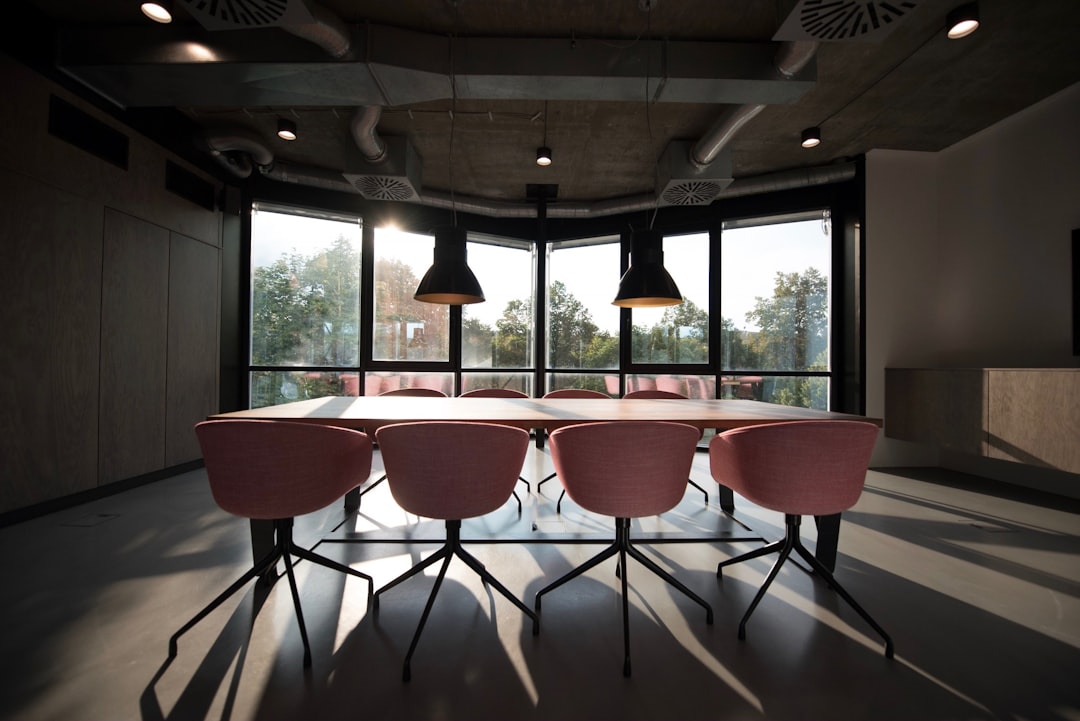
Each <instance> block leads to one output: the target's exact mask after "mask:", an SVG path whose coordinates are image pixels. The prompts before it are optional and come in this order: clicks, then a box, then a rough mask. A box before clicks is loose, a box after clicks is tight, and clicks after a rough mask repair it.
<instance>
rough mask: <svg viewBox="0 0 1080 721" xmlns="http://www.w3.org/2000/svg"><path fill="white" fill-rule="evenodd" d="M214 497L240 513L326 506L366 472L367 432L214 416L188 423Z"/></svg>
mask: <svg viewBox="0 0 1080 721" xmlns="http://www.w3.org/2000/svg"><path fill="white" fill-rule="evenodd" d="M195 435H196V437H197V438H198V439H199V447H200V448H201V449H202V454H203V460H204V462H205V463H206V475H207V477H208V478H209V480H210V490H211V492H212V493H213V496H214V501H215V502H217V504H218V505H219V506H221V508H222V509H224V510H225V511H228V512H229V513H233V514H235V515H237V516H243V517H245V518H257V519H264V520H267V519H278V518H292V517H293V516H299V515H303V514H305V513H311V512H312V511H317V510H319V509H320V508H325V507H326V506H328V505H329V504H331V503H333V502H334V501H335V500H337V499H338V498H341V497H342V496H343V495H345V494H346V493H348V492H349V491H350V490H352V489H353V488H355V487H356V486H358V485H360V484H361V483H363V482H364V481H365V480H366V479H367V477H368V475H369V474H370V473H371V439H370V438H369V437H368V436H367V435H366V434H364V433H361V432H360V431H354V430H350V429H348V428H336V427H334V426H323V425H318V424H314V423H292V422H288V421H256V420H241V419H237V420H218V421H203V422H202V423H198V424H196V426H195Z"/></svg>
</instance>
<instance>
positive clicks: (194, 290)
mask: <svg viewBox="0 0 1080 721" xmlns="http://www.w3.org/2000/svg"><path fill="white" fill-rule="evenodd" d="M170 257H171V261H170V264H169V269H170V273H169V365H168V368H169V371H168V382H167V397H168V411H167V413H168V424H167V428H168V440H167V442H166V456H165V465H167V466H173V465H177V464H179V463H186V462H188V461H193V460H196V459H198V458H201V457H202V454H201V452H200V451H199V444H198V442H197V441H196V439H195V433H194V432H193V431H192V427H193V426H194V425H195V424H196V423H198V422H199V421H201V420H205V418H206V416H208V415H209V414H210V413H214V412H216V411H217V406H218V365H219V360H220V359H219V354H218V344H219V337H220V336H219V330H218V327H219V325H218V296H219V291H218V288H219V285H220V283H219V274H220V270H219V266H220V251H219V250H218V249H217V248H216V247H213V246H210V245H206V244H205V243H200V242H199V241H197V240H194V239H192V238H188V237H186V236H183V235H180V234H179V233H173V234H172V241H171V254H170Z"/></svg>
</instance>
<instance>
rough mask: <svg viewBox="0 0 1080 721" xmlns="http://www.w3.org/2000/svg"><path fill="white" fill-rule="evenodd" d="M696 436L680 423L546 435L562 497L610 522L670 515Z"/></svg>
mask: <svg viewBox="0 0 1080 721" xmlns="http://www.w3.org/2000/svg"><path fill="white" fill-rule="evenodd" d="M699 436H700V432H699V431H698V429H697V428H695V427H693V426H689V425H686V424H684V423H668V422H666V421H619V422H598V423H581V424H577V425H573V426H566V427H564V428H559V429H557V430H554V431H552V432H551V436H550V440H551V459H552V461H553V462H554V463H555V471H556V473H558V474H559V478H560V480H561V481H562V484H563V487H565V488H566V493H567V495H568V496H570V498H571V499H572V500H573V501H574V502H575V503H577V504H578V505H579V506H581V507H582V508H584V509H585V510H587V511H592V512H594V513H601V514H604V515H606V516H614V517H616V518H640V517H642V516H654V515H656V514H657V513H663V512H664V511H668V510H671V509H672V508H674V507H675V505H676V504H677V503H678V502H679V501H680V499H682V497H683V494H685V493H686V479H687V478H688V477H689V476H690V466H691V465H692V464H693V462H694V449H695V448H696V447H697V442H698V438H699Z"/></svg>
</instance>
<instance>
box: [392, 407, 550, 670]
mask: <svg viewBox="0 0 1080 721" xmlns="http://www.w3.org/2000/svg"><path fill="white" fill-rule="evenodd" d="M375 435H376V438H377V440H378V442H379V447H380V448H381V449H382V455H383V462H384V463H385V465H386V474H387V477H388V478H389V483H390V492H391V493H393V494H394V500H396V501H397V502H398V505H400V506H401V507H402V508H403V509H404V510H405V511H407V512H409V513H413V514H416V515H417V516H424V517H426V518H441V519H443V520H445V521H446V543H444V544H443V546H442V548H440V549H439V550H438V551H436V552H435V553H434V554H432V555H431V556H428V557H427V558H425V559H424V560H423V561H421V562H420V563H418V564H416V565H415V566H413V567H412V568H411V569H409V570H408V571H406V572H405V573H403V574H401V575H400V576H398V577H397V578H395V579H394V580H393V581H391V582H390V583H388V584H386V585H385V586H383V587H382V588H380V589H379V590H378V591H376V592H375V598H374V601H373V607H374V608H375V609H378V607H379V598H380V596H382V594H383V593H385V592H386V591H388V590H390V589H391V588H393V587H394V586H396V585H398V584H399V583H401V582H402V581H405V580H408V579H409V578H412V577H413V576H415V575H416V574H418V573H420V572H422V571H423V570H424V569H425V568H427V567H428V566H430V565H431V564H433V563H435V562H436V561H439V560H442V562H443V563H442V567H441V568H440V569H439V575H438V577H437V578H436V579H435V587H434V588H432V589H431V595H430V596H429V597H428V601H427V605H426V606H425V607H424V612H423V614H422V615H421V616H420V624H419V625H418V626H417V627H416V633H415V634H414V635H413V639H412V643H411V644H410V645H409V651H408V653H407V654H406V655H405V666H404V670H403V672H402V679H403V680H405V681H408V680H409V678H410V677H411V675H412V672H411V668H410V666H411V661H412V655H413V652H414V651H415V650H416V644H417V643H418V642H419V640H420V633H421V632H422V631H423V630H424V624H425V623H427V618H428V614H429V613H430V612H431V607H432V605H433V604H434V603H435V596H436V595H437V594H438V593H439V587H440V586H441V585H442V581H443V577H444V576H445V575H446V568H447V566H449V565H450V559H451V558H453V557H454V556H457V557H458V558H460V559H461V560H462V561H464V562H465V564H466V565H467V566H468V567H469V568H471V569H472V570H473V571H475V572H476V573H477V574H479V575H480V578H482V579H483V580H484V582H485V583H488V584H490V585H491V586H492V587H494V588H495V589H496V590H497V591H498V592H499V593H501V594H502V595H504V596H506V598H508V599H510V601H511V602H512V603H513V604H514V605H515V606H517V607H518V608H520V609H521V610H522V611H523V612H524V613H525V615H527V616H528V617H529V618H531V619H533V633H534V634H535V633H539V630H540V629H539V626H538V625H537V622H536V616H535V615H533V612H532V611H531V610H529V608H528V607H527V606H526V605H525V604H524V603H522V602H521V601H520V600H518V599H517V598H515V597H514V596H513V595H512V594H511V593H510V591H508V590H507V589H506V587H505V586H503V585H502V584H501V583H499V581H498V580H496V579H495V577H494V576H492V575H491V573H489V572H488V571H487V569H485V568H484V566H483V564H481V563H480V562H479V561H478V560H476V558H474V557H473V556H472V555H471V554H470V553H468V552H467V551H466V550H465V549H464V548H462V546H461V520H462V519H463V518H473V517H475V516H482V515H484V514H485V513H490V512H491V511H494V510H495V509H496V508H498V507H499V506H501V505H502V504H503V503H505V502H506V501H507V499H509V498H510V494H511V492H512V491H513V490H514V484H515V483H516V482H517V477H518V471H520V470H521V464H522V463H523V462H524V461H525V451H526V449H527V448H528V445H529V433H528V431H526V430H523V429H521V428H512V427H510V426H502V425H497V424H494V423H462V422H453V421H423V422H417V423H399V424H395V425H389V426H383V427H382V428H380V429H379V430H378V431H377V432H376V434H375Z"/></svg>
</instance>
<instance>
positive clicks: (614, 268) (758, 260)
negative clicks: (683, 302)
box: [251, 211, 830, 332]
mask: <svg viewBox="0 0 1080 721" xmlns="http://www.w3.org/2000/svg"><path fill="white" fill-rule="evenodd" d="M826 227H827V225H826V224H825V223H824V222H823V221H822V220H821V219H817V220H809V221H799V222H790V223H779V224H774V225H765V226H755V227H749V228H735V229H725V230H724V231H723V240H722V244H723V245H722V260H721V271H720V274H721V277H720V283H721V285H720V288H721V308H722V309H723V311H722V312H723V315H724V317H726V318H731V319H732V320H733V321H735V325H736V327H738V328H741V329H744V330H756V327H754V326H753V325H752V324H750V323H748V322H747V321H746V319H745V316H746V313H747V312H749V311H750V310H751V309H752V308H753V307H754V302H755V298H756V297H758V296H761V297H766V298H767V297H770V296H772V293H773V286H774V284H775V278H776V273H777V272H783V273H791V272H802V271H804V270H806V269H807V268H810V267H815V268H817V269H818V270H820V271H821V273H822V275H824V276H826V277H828V275H829V268H830V256H829V247H830V243H829V236H828V232H827V231H826ZM396 232H400V231H392V230H379V231H378V232H377V234H376V247H377V250H378V252H379V253H380V254H386V255H390V254H393V255H394V256H395V257H396V258H398V259H400V260H403V261H405V262H407V263H409V264H410V265H411V266H412V267H413V268H414V269H415V272H416V276H417V278H419V277H421V276H422V275H423V274H424V272H425V271H426V270H427V268H428V266H429V265H431V260H432V243H433V242H432V240H431V239H430V237H425V236H420V235H414V234H410V233H401V236H400V237H399V238H394V239H393V240H394V242H392V243H390V242H385V241H387V240H390V239H391V238H392V237H393V236H391V235H389V233H396ZM340 235H345V236H346V237H350V238H354V239H355V242H356V244H357V246H359V243H360V226H359V225H358V224H356V223H347V222H341V221H333V220H322V219H316V218H307V217H302V216H296V215H288V214H284V213H272V212H268V211H256V212H255V213H254V214H253V216H252V250H251V252H252V263H253V265H255V266H261V265H269V264H271V263H273V262H274V261H275V260H277V259H278V258H279V257H280V256H281V255H282V254H291V253H294V252H297V253H302V254H304V255H312V254H315V253H318V252H320V251H321V250H322V249H324V248H327V247H329V246H330V245H331V244H332V243H333V242H334V241H335V240H336V239H337V238H338V236H340ZM707 241H708V237H707V235H705V234H691V235H684V236H674V237H668V238H666V239H665V243H664V265H665V267H666V268H667V270H668V272H669V273H670V274H671V276H672V278H674V280H675V283H676V284H677V285H678V286H679V290H680V291H681V292H682V294H683V297H684V298H687V299H689V300H692V301H693V302H694V303H695V304H697V305H698V306H699V307H702V308H704V307H707V299H708V284H709V279H708V264H707V249H708V244H707ZM468 262H469V267H471V268H472V270H473V272H474V273H475V274H476V277H477V280H479V281H480V285H481V287H482V288H483V289H484V295H485V296H486V298H487V301H486V302H484V303H476V304H473V305H470V306H466V309H465V312H466V316H467V317H473V318H477V319H479V320H481V321H482V322H484V323H486V324H488V325H494V323H495V321H496V320H497V319H498V318H499V317H500V316H501V315H502V312H503V309H504V308H505V307H506V303H507V302H509V301H510V300H513V299H521V298H526V297H528V296H529V295H531V293H532V288H531V282H530V278H531V267H532V262H533V261H532V257H531V253H530V252H528V251H514V250H507V249H504V248H495V247H491V246H486V245H482V244H476V243H471V244H470V248H469V255H468ZM549 272H550V273H551V277H557V278H558V279H560V280H563V282H565V283H566V285H567V287H568V288H569V289H570V291H571V292H572V293H573V294H574V297H576V298H577V299H578V300H579V301H581V302H582V304H584V305H585V307H586V308H588V309H589V311H590V313H591V314H592V318H593V322H595V323H596V324H597V325H598V326H599V327H600V328H602V329H604V330H608V331H610V332H615V331H617V330H618V319H619V314H618V308H617V307H615V306H613V305H611V300H612V299H613V298H614V297H615V292H616V289H617V287H618V282H619V277H618V275H619V274H618V251H617V249H616V246H607V245H600V246H589V247H578V248H573V249H567V250H555V251H554V252H553V253H552V257H551V260H550V262H549ZM663 312H664V309H663V308H658V309H648V310H637V311H635V312H634V323H635V324H637V325H652V324H653V323H654V322H655V321H656V320H658V319H659V317H660V315H662V314H663Z"/></svg>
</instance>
